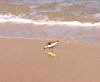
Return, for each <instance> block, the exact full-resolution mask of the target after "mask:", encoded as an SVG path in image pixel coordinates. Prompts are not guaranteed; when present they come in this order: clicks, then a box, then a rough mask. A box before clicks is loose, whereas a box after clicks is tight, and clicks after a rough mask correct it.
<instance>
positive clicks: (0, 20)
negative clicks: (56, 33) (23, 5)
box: [0, 15, 100, 26]
mask: <svg viewBox="0 0 100 82" xmlns="http://www.w3.org/2000/svg"><path fill="white" fill-rule="evenodd" d="M5 22H14V23H31V24H36V25H65V26H100V22H98V23H81V22H79V21H71V22H69V21H66V22H63V21H46V20H32V19H25V18H21V17H20V16H14V15H0V23H5Z"/></svg>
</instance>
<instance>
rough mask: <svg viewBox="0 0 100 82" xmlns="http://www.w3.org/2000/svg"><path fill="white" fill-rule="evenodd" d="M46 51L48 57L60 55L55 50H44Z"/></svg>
mask: <svg viewBox="0 0 100 82" xmlns="http://www.w3.org/2000/svg"><path fill="white" fill-rule="evenodd" d="M44 53H45V54H46V55H47V56H48V57H58V56H57V55H56V54H55V53H54V52H51V51H44Z"/></svg>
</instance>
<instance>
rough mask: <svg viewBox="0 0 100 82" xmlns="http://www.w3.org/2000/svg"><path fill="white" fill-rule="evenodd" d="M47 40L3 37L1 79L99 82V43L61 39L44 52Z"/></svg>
mask: <svg viewBox="0 0 100 82" xmlns="http://www.w3.org/2000/svg"><path fill="white" fill-rule="evenodd" d="M47 42H48V40H34V39H16V38H0V82H100V46H96V45H90V44H85V43H79V42H70V43H67V42H64V41H60V43H59V44H58V45H57V46H56V47H55V49H54V51H53V52H51V50H47V51H46V52H45V53H44V50H43V45H44V44H45V43H47ZM47 54H48V55H49V56H47ZM50 55H52V56H54V57H52V56H50Z"/></svg>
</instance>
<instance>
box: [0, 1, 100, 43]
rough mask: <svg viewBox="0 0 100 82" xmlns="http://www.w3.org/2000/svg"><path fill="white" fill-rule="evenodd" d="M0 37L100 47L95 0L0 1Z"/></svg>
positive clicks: (99, 5) (99, 6)
mask: <svg viewBox="0 0 100 82" xmlns="http://www.w3.org/2000/svg"><path fill="white" fill-rule="evenodd" d="M0 29H1V30H0V36H2V37H18V38H20V37H24V38H43V39H60V40H69V41H82V42H88V43H92V44H100V35H99V34H100V1H99V0H95V1H94V0H43V1H41V0H0Z"/></svg>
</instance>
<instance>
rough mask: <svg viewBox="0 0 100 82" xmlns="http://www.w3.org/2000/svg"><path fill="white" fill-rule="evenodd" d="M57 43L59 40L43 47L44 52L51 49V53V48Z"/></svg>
mask: <svg viewBox="0 0 100 82" xmlns="http://www.w3.org/2000/svg"><path fill="white" fill-rule="evenodd" d="M58 42H59V40H57V41H53V42H48V43H47V44H46V45H45V46H44V50H45V49H47V48H49V49H51V48H52V51H53V47H54V46H55V45H56V44H57V43H58Z"/></svg>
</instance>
